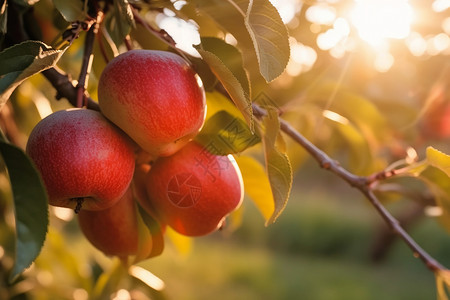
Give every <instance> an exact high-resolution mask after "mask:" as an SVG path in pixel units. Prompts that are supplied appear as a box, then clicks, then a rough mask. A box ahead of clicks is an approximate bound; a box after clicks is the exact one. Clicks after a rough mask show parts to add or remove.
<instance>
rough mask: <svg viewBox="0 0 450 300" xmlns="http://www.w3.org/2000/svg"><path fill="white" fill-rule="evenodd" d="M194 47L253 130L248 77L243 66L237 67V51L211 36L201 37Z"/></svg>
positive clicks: (238, 56) (238, 58) (238, 60)
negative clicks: (199, 42) (200, 40)
mask: <svg viewBox="0 0 450 300" xmlns="http://www.w3.org/2000/svg"><path fill="white" fill-rule="evenodd" d="M203 41H205V44H203ZM196 49H197V51H198V52H199V53H200V55H201V56H202V58H203V59H204V60H205V61H206V63H208V65H209V67H210V68H211V70H212V71H213V73H214V74H215V75H216V77H217V78H218V79H219V80H220V82H221V83H222V84H223V86H224V87H225V89H226V90H227V92H228V93H229V95H230V96H231V99H232V100H233V102H234V103H235V104H236V106H237V107H238V108H239V110H240V111H241V113H242V115H243V116H244V118H245V120H246V121H247V124H248V125H249V127H250V129H251V130H253V111H252V106H251V100H250V95H249V85H248V79H247V77H246V76H245V71H244V70H243V67H242V66H241V67H239V62H240V59H241V57H240V55H239V51H237V49H235V48H234V47H233V46H231V45H227V44H226V43H225V42H220V41H218V39H213V38H208V39H202V44H200V45H199V46H196ZM232 49H233V50H232ZM227 51H230V53H229V55H226V54H225V52H227Z"/></svg>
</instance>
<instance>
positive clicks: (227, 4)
mask: <svg viewBox="0 0 450 300" xmlns="http://www.w3.org/2000/svg"><path fill="white" fill-rule="evenodd" d="M188 5H190V6H193V8H192V10H194V11H195V12H197V14H198V15H199V17H197V18H196V17H195V16H191V17H192V18H193V19H194V20H196V21H197V20H198V19H199V18H200V23H202V22H201V21H202V20H204V19H206V18H209V20H210V21H211V22H213V23H215V24H216V26H217V27H218V28H219V29H220V30H221V31H225V32H229V33H231V34H232V35H233V37H234V38H235V39H236V40H237V47H238V48H239V49H240V50H241V52H242V55H243V60H244V65H245V68H246V70H247V72H248V73H249V77H250V78H251V84H252V86H254V87H258V85H260V84H265V79H264V78H263V77H262V76H261V73H260V71H259V63H258V59H257V55H256V52H255V51H256V50H255V47H254V44H253V41H252V38H251V37H250V34H249V32H248V30H244V28H246V25H245V12H246V10H247V8H248V6H249V1H248V0H227V1H223V0H192V1H188V4H187V5H186V6H188ZM203 23H204V21H203ZM211 27H213V26H211ZM200 32H202V29H200ZM212 34H214V33H212Z"/></svg>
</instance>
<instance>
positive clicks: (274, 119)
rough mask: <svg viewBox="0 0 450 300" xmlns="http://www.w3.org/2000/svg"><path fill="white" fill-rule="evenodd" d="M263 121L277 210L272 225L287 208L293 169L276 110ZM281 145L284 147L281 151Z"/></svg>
mask: <svg viewBox="0 0 450 300" xmlns="http://www.w3.org/2000/svg"><path fill="white" fill-rule="evenodd" d="M267 112H268V115H267V116H266V117H264V119H263V125H264V132H263V133H262V136H261V138H262V141H263V145H264V157H265V162H266V170H267V175H268V177H269V182H270V186H271V190H272V195H273V199H274V202H275V210H274V212H273V214H272V216H271V217H270V219H269V220H268V222H267V224H272V223H274V222H275V221H276V219H277V218H278V217H279V216H280V214H281V213H282V212H283V210H284V208H285V207H286V204H287V201H288V199H289V195H290V193H291V187H292V180H293V177H292V167H291V164H290V161H289V157H288V156H287V155H286V153H285V152H283V151H282V150H283V148H284V142H282V141H283V139H282V138H281V137H280V121H279V119H278V113H277V111H276V110H275V109H268V110H267ZM278 144H280V145H281V146H282V147H281V149H280V146H278Z"/></svg>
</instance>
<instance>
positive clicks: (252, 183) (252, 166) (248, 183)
mask: <svg viewBox="0 0 450 300" xmlns="http://www.w3.org/2000/svg"><path fill="white" fill-rule="evenodd" d="M236 162H237V163H238V165H239V169H240V170H241V173H242V178H243V179H244V190H245V193H246V194H247V195H248V196H249V197H250V199H251V200H252V201H253V203H255V205H256V207H257V208H258V210H259V211H260V212H261V214H262V216H263V217H264V220H265V221H266V225H267V224H268V221H269V220H270V218H271V216H272V215H273V213H274V211H275V201H274V199H273V196H272V189H271V187H270V182H269V178H268V177H267V174H266V172H265V170H264V167H263V166H262V165H261V164H260V163H259V162H258V161H257V160H255V159H254V158H252V157H250V156H237V157H236Z"/></svg>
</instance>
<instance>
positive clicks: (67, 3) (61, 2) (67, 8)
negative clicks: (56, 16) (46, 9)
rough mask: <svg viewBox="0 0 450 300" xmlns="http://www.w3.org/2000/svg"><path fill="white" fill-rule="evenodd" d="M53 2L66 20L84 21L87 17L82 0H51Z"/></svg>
mask: <svg viewBox="0 0 450 300" xmlns="http://www.w3.org/2000/svg"><path fill="white" fill-rule="evenodd" d="M53 4H54V5H55V7H56V9H57V10H58V11H59V12H60V13H61V15H62V16H63V17H64V19H65V20H66V21H67V22H75V21H84V20H85V19H87V18H88V15H87V12H86V11H87V10H86V8H85V7H84V1H80V0H53Z"/></svg>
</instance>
